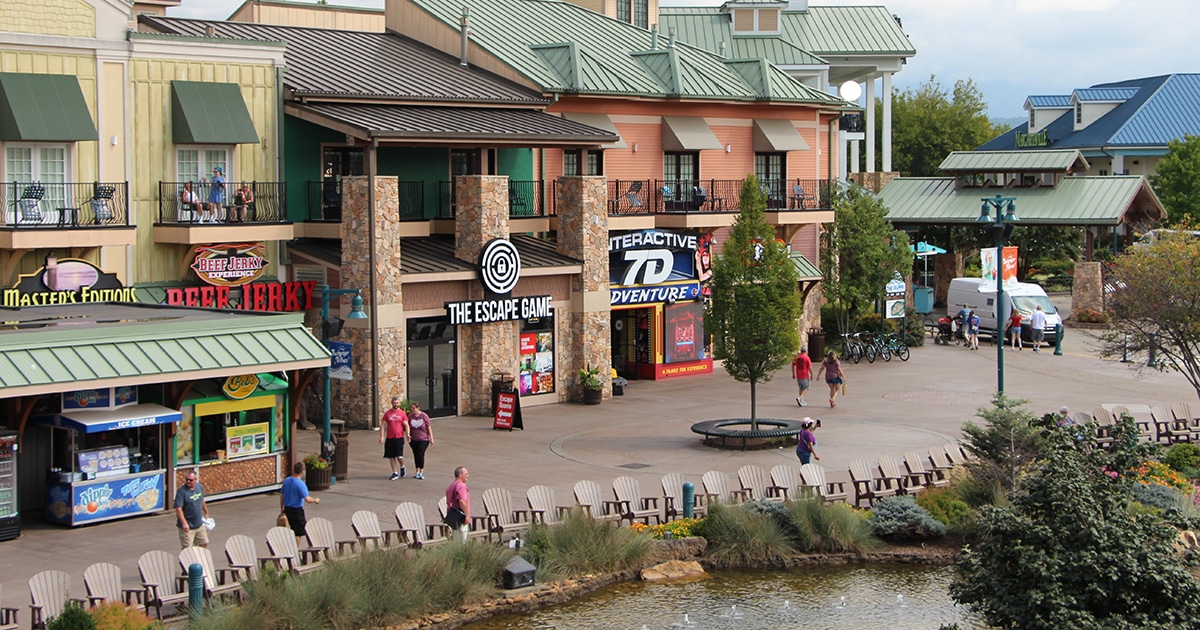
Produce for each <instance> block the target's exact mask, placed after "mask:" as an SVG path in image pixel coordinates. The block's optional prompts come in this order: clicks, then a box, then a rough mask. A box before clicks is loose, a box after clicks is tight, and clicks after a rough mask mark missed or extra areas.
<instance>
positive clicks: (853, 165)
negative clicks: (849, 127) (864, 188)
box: [850, 140, 862, 173]
mask: <svg viewBox="0 0 1200 630" xmlns="http://www.w3.org/2000/svg"><path fill="white" fill-rule="evenodd" d="M860 146H862V143H861V142H859V141H858V140H851V141H850V172H851V173H857V172H858V165H859V161H858V160H859V157H858V148H859V147H860Z"/></svg>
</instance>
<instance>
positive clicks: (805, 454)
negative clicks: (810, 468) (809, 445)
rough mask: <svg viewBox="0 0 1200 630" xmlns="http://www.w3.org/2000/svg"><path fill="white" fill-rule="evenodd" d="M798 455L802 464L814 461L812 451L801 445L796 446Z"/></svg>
mask: <svg viewBox="0 0 1200 630" xmlns="http://www.w3.org/2000/svg"><path fill="white" fill-rule="evenodd" d="M796 457H798V458H800V463H801V464H807V463H809V462H810V461H812V451H806V450H804V449H802V448H800V447H796Z"/></svg>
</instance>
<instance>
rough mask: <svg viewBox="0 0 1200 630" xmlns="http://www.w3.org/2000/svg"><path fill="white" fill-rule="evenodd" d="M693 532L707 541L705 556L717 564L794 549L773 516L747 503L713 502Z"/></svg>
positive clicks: (762, 558) (773, 555) (773, 556)
mask: <svg viewBox="0 0 1200 630" xmlns="http://www.w3.org/2000/svg"><path fill="white" fill-rule="evenodd" d="M696 533H697V534H699V535H701V536H703V537H704V538H705V539H706V540H707V541H708V556H709V558H711V559H712V561H713V562H714V563H716V564H727V565H729V564H749V563H759V562H770V561H774V560H780V559H782V558H785V557H787V556H789V555H791V554H792V552H793V548H792V545H791V542H790V541H789V539H788V536H787V533H786V532H784V530H783V528H782V527H780V526H779V524H778V523H777V522H776V521H775V518H774V517H773V516H766V515H764V514H763V513H762V512H759V511H757V510H755V509H752V508H749V507H743V506H729V505H724V504H721V503H714V504H713V505H712V506H711V507H709V509H708V518H706V519H704V522H703V523H702V524H701V526H700V528H699V531H697V532H696Z"/></svg>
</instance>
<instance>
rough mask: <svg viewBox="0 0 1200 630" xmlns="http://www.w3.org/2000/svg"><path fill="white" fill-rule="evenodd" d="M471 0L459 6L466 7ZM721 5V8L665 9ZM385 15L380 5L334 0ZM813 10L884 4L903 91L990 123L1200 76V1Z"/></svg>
mask: <svg viewBox="0 0 1200 630" xmlns="http://www.w3.org/2000/svg"><path fill="white" fill-rule="evenodd" d="M241 2H242V0H184V2H183V5H182V6H180V7H179V8H176V9H173V10H171V12H170V14H171V15H174V16H179V17H197V18H207V19H224V18H226V17H229V14H230V13H232V12H233V11H234V9H236V8H237V7H238V6H239V5H240V4H241ZM469 2H470V0H463V3H464V4H469ZM661 2H662V3H663V4H664V5H668V4H672V5H698V4H706V5H719V4H720V3H721V0H661ZM331 4H343V5H353V6H368V7H377V8H381V7H382V6H383V0H332V1H331ZM812 4H814V5H836V4H869V5H878V4H883V5H884V6H886V7H887V8H888V9H889V10H890V11H891V12H892V13H894V14H896V15H899V16H900V18H901V19H902V20H903V22H904V30H905V31H906V32H907V33H908V36H909V37H910V38H911V39H912V41H913V45H914V46H915V47H916V49H917V56H916V57H914V58H912V59H909V61H908V66H907V67H906V68H905V69H904V71H903V72H900V73H899V74H898V75H896V79H895V85H896V87H897V88H899V89H905V88H909V87H914V88H915V87H916V86H918V85H919V84H921V83H923V82H925V81H926V80H928V79H929V77H930V75H935V76H936V77H937V80H938V81H939V82H940V83H942V85H943V86H944V87H946V88H947V89H949V88H950V87H951V86H953V84H954V82H955V81H957V80H959V79H973V80H974V81H975V83H976V84H977V85H978V86H979V88H980V89H981V90H982V91H983V95H984V98H985V99H986V100H987V103H988V106H989V114H990V115H991V116H992V117H997V118H1009V117H1021V116H1023V115H1024V111H1023V110H1022V105H1023V104H1024V102H1025V97H1026V96H1028V95H1030V94H1069V93H1070V91H1071V90H1072V89H1074V88H1077V87H1088V86H1091V85H1095V84H1097V83H1106V82H1111V81H1120V80H1123V79H1133V78H1138V77H1145V76H1154V75H1159V74H1169V73H1172V72H1198V71H1200V37H1198V36H1197V35H1196V33H1195V27H1196V24H1197V23H1198V21H1200V2H1196V0H874V1H870V0H816V1H813V2H812Z"/></svg>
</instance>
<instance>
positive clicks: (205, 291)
mask: <svg viewBox="0 0 1200 630" xmlns="http://www.w3.org/2000/svg"><path fill="white" fill-rule="evenodd" d="M316 288H317V283H316V282H253V283H251V284H247V285H243V286H242V287H241V288H240V289H232V288H231V287H227V286H214V285H204V286H198V287H177V288H171V289H167V304H170V305H171V306H200V307H204V308H232V309H238V310H243V311H306V310H308V309H310V308H314V305H313V291H315V290H316ZM239 293H240V295H239Z"/></svg>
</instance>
